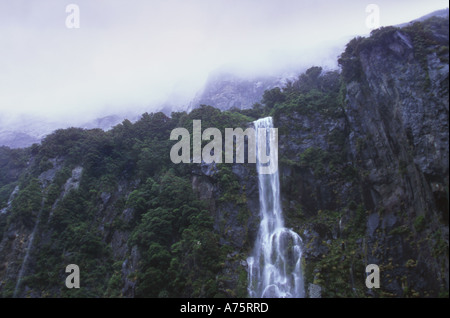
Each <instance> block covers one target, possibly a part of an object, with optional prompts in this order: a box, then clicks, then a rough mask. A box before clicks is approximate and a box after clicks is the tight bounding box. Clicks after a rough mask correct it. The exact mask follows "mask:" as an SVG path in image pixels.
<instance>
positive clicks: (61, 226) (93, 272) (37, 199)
mask: <svg viewBox="0 0 450 318" xmlns="http://www.w3.org/2000/svg"><path fill="white" fill-rule="evenodd" d="M193 119H201V120H202V126H203V129H205V128H207V127H217V128H219V129H221V130H222V131H223V130H224V128H225V127H244V125H245V124H246V123H248V122H249V121H251V120H253V118H251V117H248V116H246V115H244V114H241V113H239V112H233V111H230V112H221V111H220V110H218V109H215V108H213V107H209V106H201V107H200V108H198V109H195V110H194V111H192V112H191V113H190V114H187V113H185V112H180V113H172V116H171V117H167V116H166V115H164V114H163V113H152V114H147V113H146V114H144V115H142V118H141V119H140V120H139V121H137V122H136V123H134V124H133V123H131V122H129V121H128V120H125V121H124V122H123V123H122V124H120V125H118V126H116V127H114V128H113V129H112V130H111V131H108V132H104V131H102V130H99V129H93V130H84V129H79V128H69V129H64V130H57V131H55V132H54V133H52V134H51V135H49V136H47V137H46V138H45V139H44V140H43V142H42V144H41V145H34V146H33V147H32V148H31V149H32V161H31V162H30V167H29V169H28V170H27V173H26V174H25V175H22V177H21V180H18V175H19V174H17V176H10V175H8V174H7V173H6V172H8V171H11V170H13V169H19V168H21V169H23V168H25V166H26V160H27V156H26V155H27V154H28V155H29V153H30V149H28V150H26V151H24V150H10V149H9V148H2V149H0V150H1V152H0V155H1V156H2V157H1V158H0V159H1V160H0V162H1V164H2V165H3V167H5V169H2V170H1V171H2V174H1V175H0V178H1V179H0V181H1V183H0V189H1V191H0V194H1V197H0V199H1V202H2V206H4V205H6V201H7V199H8V197H9V195H10V194H11V192H12V190H13V188H14V186H15V185H16V183H19V181H20V185H21V187H20V191H19V193H18V195H17V199H16V200H14V201H13V204H12V208H11V213H10V214H9V216H8V218H6V217H5V216H4V215H2V216H1V217H0V221H1V222H0V229H1V230H2V233H1V234H2V236H3V231H4V230H5V229H6V228H7V226H9V225H10V224H14V227H16V228H17V227H24V228H28V230H31V229H32V228H33V225H34V224H35V223H36V218H37V216H38V214H39V212H40V211H41V209H42V217H41V222H40V226H39V233H40V235H39V237H36V238H35V244H36V246H39V248H38V249H35V250H34V255H33V257H34V258H35V259H36V260H37V264H36V266H35V272H34V273H33V274H32V275H29V276H27V277H25V278H24V280H23V282H22V286H23V285H26V286H28V287H29V288H31V289H34V290H37V291H39V293H40V294H41V296H55V295H60V296H67V297H93V296H110V297H117V296H120V295H121V293H122V291H121V288H122V285H123V284H122V281H121V275H120V270H121V268H120V267H121V264H122V263H123V261H124V260H123V259H122V260H118V261H117V260H116V261H115V260H114V257H113V255H112V251H111V246H110V244H109V243H110V242H109V241H108V240H106V241H105V240H104V239H103V238H104V235H105V231H109V232H110V233H112V232H113V231H115V230H119V231H123V232H128V233H129V238H128V240H127V245H128V246H130V249H131V248H132V247H134V246H137V248H138V252H139V254H140V259H141V261H140V263H139V267H140V270H139V272H138V273H137V274H136V273H134V274H131V275H136V276H133V277H129V279H131V280H135V281H136V282H137V287H136V291H135V296H137V297H183V296H184V297H186V296H190V297H220V296H222V297H223V296H225V294H224V293H223V290H220V288H219V285H220V281H221V279H222V278H221V277H220V275H218V273H220V271H221V269H222V268H223V264H224V257H225V256H226V252H227V247H226V246H221V245H220V244H219V236H218V234H217V233H216V232H214V230H213V219H212V216H211V213H210V211H209V210H208V207H207V206H206V204H205V202H202V201H200V200H198V199H197V198H196V195H195V194H194V192H193V190H192V186H191V180H190V176H191V174H190V171H191V169H192V167H191V165H189V164H184V165H175V164H172V162H171V160H170V157H169V154H170V148H171V146H172V145H173V144H174V143H175V142H174V141H170V140H169V136H170V132H171V130H172V129H173V128H176V127H184V128H187V129H188V130H189V131H192V120H193ZM28 158H29V157H28ZM49 158H57V159H58V160H59V161H60V162H62V163H60V164H56V165H55V164H53V163H52V162H51V161H50V160H49ZM53 162H55V161H53ZM77 166H78V167H83V172H82V177H81V180H80V182H79V186H78V188H77V189H76V190H75V191H74V190H72V191H70V192H68V193H66V194H65V195H64V196H63V197H61V193H62V191H63V189H64V186H65V183H66V182H67V180H68V178H69V177H70V176H71V171H72V170H73V169H74V168H75V167H77ZM52 169H53V170H55V176H54V178H53V182H51V183H50V184H49V185H46V184H44V182H42V180H40V179H39V178H38V176H39V175H40V174H41V173H43V172H46V171H49V170H52ZM224 169H226V168H224ZM223 176H224V177H225V176H226V174H223ZM123 180H136V181H135V187H134V188H133V189H130V190H131V191H130V192H129V193H126V192H124V193H122V194H121V196H120V197H118V198H114V204H113V210H114V211H111V215H113V220H112V221H111V222H110V223H107V224H104V223H103V222H104V220H103V216H102V213H101V212H102V211H100V210H99V209H101V208H100V207H99V205H98V202H99V200H102V195H106V194H108V195H111V193H113V192H114V191H117V188H118V186H119V183H120V182H121V181H123ZM227 189H228V190H227ZM233 191H234V192H233ZM235 191H236V188H235V186H234V187H230V188H226V189H225V192H224V196H225V198H227V199H230V198H232V197H233V195H235V194H233V193H235ZM244 202H245V201H244ZM55 203H57V204H55ZM124 209H131V211H132V219H131V220H127V221H125V220H124V219H123V218H122V216H121V214H122V212H123V210H124ZM105 228H106V229H105ZM70 263H74V264H77V265H79V266H80V268H82V269H83V286H84V287H85V288H83V289H80V290H77V291H68V290H65V289H64V290H63V289H61V288H60V287H61V282H63V281H64V277H65V274H64V268H65V266H66V265H67V264H70ZM104 286H108V288H107V289H105V288H104ZM12 287H13V286H12V285H11V286H10V288H9V289H8V288H7V290H6V291H5V292H4V295H3V296H11V295H12V292H13V291H12Z"/></svg>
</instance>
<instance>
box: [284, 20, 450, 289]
mask: <svg viewBox="0 0 450 318" xmlns="http://www.w3.org/2000/svg"><path fill="white" fill-rule="evenodd" d="M447 23H448V20H447ZM416 27H417V25H416ZM434 27H435V25H434V24H433V23H431V22H430V24H429V28H430V31H429V33H427V36H428V37H429V38H428V39H429V44H428V45H426V46H424V47H418V46H419V45H420V42H419V39H418V38H417V34H416V33H413V32H410V30H402V29H385V30H381V31H380V32H379V33H378V34H375V35H372V38H371V39H364V40H361V39H360V40H359V41H360V43H359V44H357V45H359V47H357V48H355V46H353V47H352V44H355V42H356V41H355V42H353V43H350V44H349V46H348V48H347V51H346V52H345V53H344V54H343V56H342V57H341V63H342V65H343V75H344V76H345V75H346V74H352V76H348V77H347V78H345V90H344V92H345V95H344V96H345V100H344V102H343V109H342V112H341V113H340V114H338V115H337V116H333V117H334V118H333V117H330V116H326V115H325V116H324V115H323V114H318V113H315V112H313V113H311V114H307V115H305V114H299V113H298V112H294V113H290V114H284V113H282V114H281V115H280V117H279V120H278V125H279V127H280V129H284V131H286V133H285V134H283V135H282V136H281V137H280V140H281V145H280V147H281V151H282V152H281V153H282V156H284V158H285V159H284V163H285V164H284V167H283V168H282V171H284V174H283V175H282V176H281V178H282V180H283V185H284V190H283V191H282V193H283V194H284V195H285V199H286V201H285V206H286V209H287V212H288V215H290V216H291V221H292V224H297V226H298V227H299V231H300V233H302V231H303V235H304V236H305V237H306V239H307V243H306V255H307V256H306V272H307V276H308V277H307V280H308V281H309V283H313V282H314V281H315V282H316V284H318V285H322V287H323V289H324V292H325V295H326V296H334V295H347V296H351V295H354V296H355V295H362V294H365V293H366V292H367V291H368V290H367V288H365V286H364V275H363V274H364V269H365V266H366V265H367V264H377V265H379V266H380V270H381V288H380V289H379V290H373V291H370V293H372V294H373V293H376V294H378V295H381V296H389V295H395V296H403V297H406V296H419V295H420V296H437V295H438V293H439V291H443V292H444V293H445V291H448V142H449V140H448V111H449V108H448V105H449V104H448V101H449V100H448V98H449V97H448V96H449V95H448V84H449V78H448V71H449V66H448V47H447V48H446V47H445V46H446V45H448V31H447V33H446V32H442V31H439V30H436V29H435V28H434ZM415 36H416V38H414V37H415ZM369 41H373V42H369ZM350 68H352V71H350V70H349V69H350ZM354 70H358V71H354ZM347 72H348V73H347ZM292 127H295V129H292ZM312 150H314V151H312ZM308 151H309V152H310V153H311V154H313V155H314V156H313V157H309V161H308V162H302V159H301V158H299V156H296V155H292V154H298V153H303V154H305V153H307V152H308ZM337 155H338V157H340V158H336V156H337ZM324 158H325V160H324ZM314 160H315V161H314ZM319 164H323V165H324V166H323V167H318V165H319ZM319 168H320V169H322V171H321V170H320V169H319ZM299 217H300V220H299V221H298V220H295V218H299ZM356 227H359V228H360V229H357V228H356ZM358 232H360V233H358ZM337 250H340V252H337ZM332 257H337V258H336V259H335V260H334V261H333V260H331V259H332ZM339 262H341V264H345V265H340V264H339ZM363 265H364V266H363ZM338 273H339V274H338ZM336 275H338V276H340V277H341V279H342V280H343V281H341V282H338V281H337V280H336V278H335V277H336ZM333 277H334V278H333ZM352 288H353V290H352Z"/></svg>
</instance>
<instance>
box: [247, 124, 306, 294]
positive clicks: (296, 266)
mask: <svg viewBox="0 0 450 318" xmlns="http://www.w3.org/2000/svg"><path fill="white" fill-rule="evenodd" d="M254 126H255V131H256V147H257V151H256V154H257V162H256V167H257V171H258V184H259V203H260V218H261V221H260V226H259V231H258V236H257V239H256V242H255V246H254V250H253V253H252V255H251V256H250V257H249V258H248V259H247V264H248V282H249V285H248V292H249V296H250V297H257V298H263V297H270V298H290V297H292V298H301V297H304V294H305V293H304V286H303V275H302V270H301V258H302V249H301V243H302V241H301V238H300V236H299V235H298V234H297V233H295V232H294V231H292V230H290V229H287V228H285V227H284V219H283V214H282V209H281V203H280V184H279V175H278V171H275V172H274V173H272V174H267V173H262V172H261V168H262V167H263V166H264V165H263V164H262V163H261V162H260V160H259V154H258V150H259V149H258V147H260V146H261V144H262V145H264V142H265V145H266V147H265V149H266V152H269V153H268V154H267V155H268V156H269V158H270V164H278V158H277V156H278V151H275V149H270V144H271V143H270V139H269V138H275V136H274V135H273V134H271V133H269V131H270V129H269V128H273V122H272V117H266V118H262V119H259V120H257V121H255V122H254ZM261 128H264V129H265V130H266V131H267V133H268V135H269V136H268V137H266V138H261V137H264V135H259V134H258V129H261ZM258 135H259V137H258ZM258 138H261V140H258ZM260 142H261V144H260ZM263 149H264V148H263ZM262 151H264V150H262Z"/></svg>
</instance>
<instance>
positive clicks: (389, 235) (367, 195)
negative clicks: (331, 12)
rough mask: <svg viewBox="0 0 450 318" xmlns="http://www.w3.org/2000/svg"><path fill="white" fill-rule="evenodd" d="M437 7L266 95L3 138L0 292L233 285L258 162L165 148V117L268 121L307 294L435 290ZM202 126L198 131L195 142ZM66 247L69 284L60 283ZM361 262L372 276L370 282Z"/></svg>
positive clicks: (255, 204)
mask: <svg viewBox="0 0 450 318" xmlns="http://www.w3.org/2000/svg"><path fill="white" fill-rule="evenodd" d="M448 26H449V20H448V17H447V18H445V19H444V18H431V19H428V20H426V21H424V22H420V23H415V24H412V25H409V26H407V27H405V28H401V29H400V28H394V27H389V28H382V29H379V30H375V31H373V33H372V34H371V36H370V37H369V38H356V39H354V40H352V41H351V42H349V44H348V45H347V48H346V50H345V52H343V53H342V55H341V56H340V58H339V63H340V65H341V70H340V71H331V72H324V71H323V70H322V69H321V68H320V67H312V68H310V69H308V70H307V71H306V72H305V73H304V74H301V75H300V76H299V77H298V78H297V79H296V80H294V81H288V82H287V83H285V84H284V85H281V86H280V87H275V88H270V89H268V90H266V91H265V92H264V93H263V94H262V101H261V103H262V104H257V105H254V107H253V108H250V109H244V110H238V109H235V110H230V111H220V110H219V109H217V108H213V107H210V106H201V107H199V108H196V109H194V110H193V111H191V112H190V113H186V112H174V113H172V114H171V117H167V116H166V115H164V114H163V113H152V114H144V115H143V116H142V118H141V119H140V120H139V121H137V122H136V123H134V124H132V123H131V122H130V121H128V120H125V121H123V122H122V123H121V124H119V125H116V126H115V127H114V128H113V129H111V130H110V131H107V132H105V131H103V130H100V129H91V130H86V129H80V128H70V129H65V130H58V131H56V132H54V133H53V134H51V135H49V136H47V137H46V138H45V139H44V140H43V142H42V144H41V145H34V146H33V147H30V148H27V149H9V148H6V147H1V148H0V167H1V170H0V295H1V296H3V297H14V296H15V297H26V296H30V297H48V296H50V297H246V296H247V295H248V291H247V284H248V281H247V279H248V276H247V265H248V264H247V263H246V259H247V257H248V256H249V255H250V253H251V249H252V247H253V244H254V241H255V238H256V234H257V229H258V226H259V221H260V220H259V200H258V184H257V175H256V170H255V165H254V164H247V163H246V164H239V163H233V164H224V163H223V164H216V163H212V164H205V163H202V164H194V163H190V164H173V163H172V162H171V160H170V157H169V154H170V150H171V147H172V145H173V144H175V142H176V141H171V140H170V139H169V137H170V133H171V131H172V130H173V129H174V128H177V127H184V128H186V129H187V130H188V131H189V132H190V133H191V134H192V131H193V125H192V121H193V120H194V119H200V120H202V129H206V128H208V127H216V128H218V129H219V130H220V131H222V134H223V132H224V129H225V128H227V127H242V128H245V127H248V126H249V124H250V122H252V121H254V120H256V119H258V118H261V117H265V116H272V117H273V118H274V123H275V127H278V130H279V163H280V165H279V173H280V185H281V197H282V208H283V212H284V214H285V219H286V220H285V221H286V226H288V227H289V228H292V229H293V230H294V231H295V232H296V233H298V234H299V235H300V237H301V238H302V241H303V256H304V257H303V262H302V267H303V268H302V269H303V272H304V276H305V290H306V291H307V296H308V297H437V296H441V297H442V296H444V297H448V288H449V285H448V284H449V277H448V273H449V268H448V259H449V255H448V246H449V236H448V213H449V211H448V207H449V202H448V184H449V180H448V174H449V171H448V159H449V158H448V153H449V151H448V149H449V140H448V129H449V127H448V124H449V120H448V119H449V117H448V116H449V106H448V105H449V77H448V74H449V50H448V42H449V37H448V36H449V35H448ZM206 143H207V142H206V141H205V142H204V144H206ZM68 264H77V265H79V267H80V271H81V288H80V289H67V288H66V287H65V285H64V282H65V279H66V277H67V275H68V274H66V273H65V268H66V266H67V265H68ZM368 264H376V265H378V266H379V268H380V278H381V282H380V288H379V289H375V288H373V289H368V288H367V287H366V285H365V279H366V272H365V268H366V266H367V265H368Z"/></svg>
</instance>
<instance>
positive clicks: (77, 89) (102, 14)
mask: <svg viewBox="0 0 450 318" xmlns="http://www.w3.org/2000/svg"><path fill="white" fill-rule="evenodd" d="M70 3H74V4H76V5H78V7H79V10H80V27H79V28H72V29H69V28H67V26H66V18H67V17H68V16H69V13H67V12H66V6H67V5H68V4H70ZM369 3H370V2H365V1H360V0H347V1H323V0H319V1H309V0H306V1H303V0H302V1H300V0H281V1H280V0H276V1H275V0H226V1H225V0H213V1H211V0H208V1H206V0H190V1H180V0H177V1H176V0H151V1H145V2H144V1H136V0H127V1H125V0H121V1H119V0H96V1H92V0H72V1H61V0H43V1H31V0H30V1H26V0H15V1H6V0H0V116H1V122H2V125H6V122H7V121H11V122H13V121H14V119H15V118H18V117H20V116H21V115H23V114H27V115H28V116H31V117H33V116H34V117H36V118H46V120H48V121H59V122H67V123H69V122H70V123H72V124H77V123H81V122H86V121H87V120H88V119H90V118H96V117H99V116H104V115H108V114H115V113H120V114H127V113H136V112H144V111H147V112H151V111H154V110H158V109H159V108H160V107H161V105H163V104H171V105H177V106H179V107H180V108H183V107H185V106H186V105H187V104H188V103H189V101H190V100H191V99H192V98H193V97H194V95H195V93H196V92H198V91H199V90H200V89H201V88H202V87H203V85H204V84H205V82H206V80H207V78H208V76H209V74H210V73H211V72H214V71H217V70H223V71H227V72H231V73H234V74H236V75H239V76H242V77H253V76H265V75H276V74H281V73H283V72H286V71H297V70H298V71H301V70H302V69H304V68H306V67H309V66H312V65H320V66H323V67H325V68H329V69H333V68H337V62H336V60H337V56H338V55H339V54H340V53H341V52H342V51H343V49H344V48H345V44H346V43H347V42H348V41H349V40H350V39H351V38H352V37H354V36H356V35H368V34H369V33H370V31H371V30H370V29H369V28H368V27H367V25H366V18H367V16H368V13H367V12H366V7H367V5H368V4H369ZM376 4H377V5H378V6H379V8H380V25H381V26H383V25H394V24H399V23H404V22H408V21H411V20H412V19H415V18H418V17H420V16H422V15H425V14H427V13H429V12H431V11H434V10H438V9H443V8H445V7H447V6H448V2H447V1H442V0H432V1H419V0H415V1H409V0H408V1H406V0H399V1H387V0H382V1H377V2H376Z"/></svg>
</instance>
